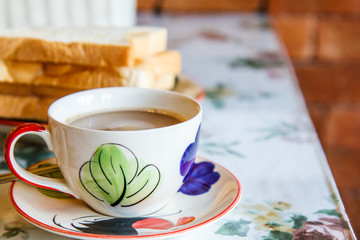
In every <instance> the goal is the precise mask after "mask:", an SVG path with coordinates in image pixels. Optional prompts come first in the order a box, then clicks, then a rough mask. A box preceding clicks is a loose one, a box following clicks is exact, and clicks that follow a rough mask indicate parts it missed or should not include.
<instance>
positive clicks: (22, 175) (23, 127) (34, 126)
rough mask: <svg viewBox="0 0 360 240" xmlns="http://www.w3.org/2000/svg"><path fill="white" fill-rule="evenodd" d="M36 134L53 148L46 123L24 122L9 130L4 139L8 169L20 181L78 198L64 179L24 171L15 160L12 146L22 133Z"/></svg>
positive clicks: (50, 148) (13, 146)
mask: <svg viewBox="0 0 360 240" xmlns="http://www.w3.org/2000/svg"><path fill="white" fill-rule="evenodd" d="M28 134H32V135H37V136H40V137H41V138H42V139H44V141H45V143H46V145H47V147H48V148H49V150H50V151H52V150H53V148H52V142H51V137H50V131H49V129H48V127H47V125H44V124H39V123H24V124H20V125H18V126H16V127H15V128H14V129H12V130H11V131H10V133H9V134H8V136H7V137H6V140H5V146H4V150H5V161H6V164H7V165H8V167H9V169H10V170H11V172H12V173H13V174H15V175H16V176H17V177H18V178H19V179H21V180H22V181H24V182H26V183H29V184H31V185H34V186H36V187H40V188H46V189H51V190H56V191H60V192H64V193H67V194H70V195H71V196H73V197H75V198H79V197H78V196H77V194H75V193H74V192H73V191H72V190H71V189H70V188H69V187H68V185H67V184H66V182H65V180H64V179H55V178H49V177H42V176H39V175H35V174H33V173H30V172H29V171H26V170H25V169H24V168H22V167H21V166H20V165H19V164H18V163H17V162H16V160H15V156H14V148H15V144H16V142H17V141H18V140H19V139H20V138H21V137H22V136H24V135H28Z"/></svg>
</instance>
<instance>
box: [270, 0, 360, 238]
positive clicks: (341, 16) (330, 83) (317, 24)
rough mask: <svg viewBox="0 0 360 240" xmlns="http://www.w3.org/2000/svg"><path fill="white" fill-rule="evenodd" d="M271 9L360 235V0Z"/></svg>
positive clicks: (275, 4)
mask: <svg viewBox="0 0 360 240" xmlns="http://www.w3.org/2000/svg"><path fill="white" fill-rule="evenodd" d="M294 3H295V4H294ZM268 9H269V12H270V14H271V16H272V19H273V22H274V26H275V28H276V30H277V31H278V33H279V36H281V38H282V39H283V40H284V43H285V45H286V47H287V50H288V52H289V55H290V56H291V58H292V60H293V65H294V67H295V71H296V74H297V77H298V80H299V83H300V86H301V88H302V92H303V94H304V97H305V99H306V102H307V106H308V109H309V111H310V114H311V116H312V119H313V122H314V124H315V127H316V129H317V131H318V134H319V137H320V140H321V142H322V145H323V147H324V149H325V153H326V155H327V158H328V162H329V164H330V167H331V170H332V172H333V175H334V177H335V180H336V182H337V185H338V188H339V191H340V195H341V196H342V199H343V201H344V205H345V208H346V209H347V212H348V215H349V217H350V220H351V222H352V225H353V227H354V230H355V232H356V235H357V236H360V217H359V215H360V1H359V0H341V1H337V0H317V1H315V0H302V1H292V0H271V1H269V5H268Z"/></svg>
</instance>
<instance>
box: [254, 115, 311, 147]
mask: <svg viewBox="0 0 360 240" xmlns="http://www.w3.org/2000/svg"><path fill="white" fill-rule="evenodd" d="M265 125H267V126H264V127H258V128H257V129H255V130H254V131H255V132H258V133H259V137H257V138H256V139H254V140H255V141H268V140H271V139H274V138H281V139H282V140H284V141H287V142H293V143H299V144H301V143H309V142H311V141H312V140H313V137H314V132H313V127H312V125H311V122H310V121H309V120H308V119H300V118H296V119H294V120H292V121H289V120H281V121H278V122H275V123H265Z"/></svg>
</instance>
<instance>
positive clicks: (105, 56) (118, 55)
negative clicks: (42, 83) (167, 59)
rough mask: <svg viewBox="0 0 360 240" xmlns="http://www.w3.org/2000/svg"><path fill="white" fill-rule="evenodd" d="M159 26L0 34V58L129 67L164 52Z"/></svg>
mask: <svg viewBox="0 0 360 240" xmlns="http://www.w3.org/2000/svg"><path fill="white" fill-rule="evenodd" d="M166 44H167V30H166V29H165V28H161V27H150V26H136V27H123V28H111V27H108V28H66V29H61V28H57V29H55V28H53V29H49V28H42V29H5V30H1V31H0V59H3V60H17V61H34V62H51V63H68V64H77V65H87V66H111V67H114V66H132V65H133V64H134V63H135V61H137V60H139V59H145V58H148V57H150V56H151V55H153V54H156V53H159V52H162V51H165V49H166Z"/></svg>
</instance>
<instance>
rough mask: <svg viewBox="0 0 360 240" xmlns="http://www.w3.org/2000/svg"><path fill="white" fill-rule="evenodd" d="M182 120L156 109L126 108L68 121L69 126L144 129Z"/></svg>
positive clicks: (119, 129) (127, 129) (125, 129)
mask: <svg viewBox="0 0 360 240" xmlns="http://www.w3.org/2000/svg"><path fill="white" fill-rule="evenodd" d="M180 122H182V121H181V120H179V119H178V118H176V117H174V116H171V115H169V114H167V113H163V112H160V111H156V110H126V111H117V112H105V113H98V114H93V115H89V116H86V117H82V118H79V119H77V120H75V121H72V122H70V125H71V126H75V127H81V128H89V129H96V130H105V131H131V130H145V129H152V128H160V127H166V126H171V125H174V124H178V123H180Z"/></svg>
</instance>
